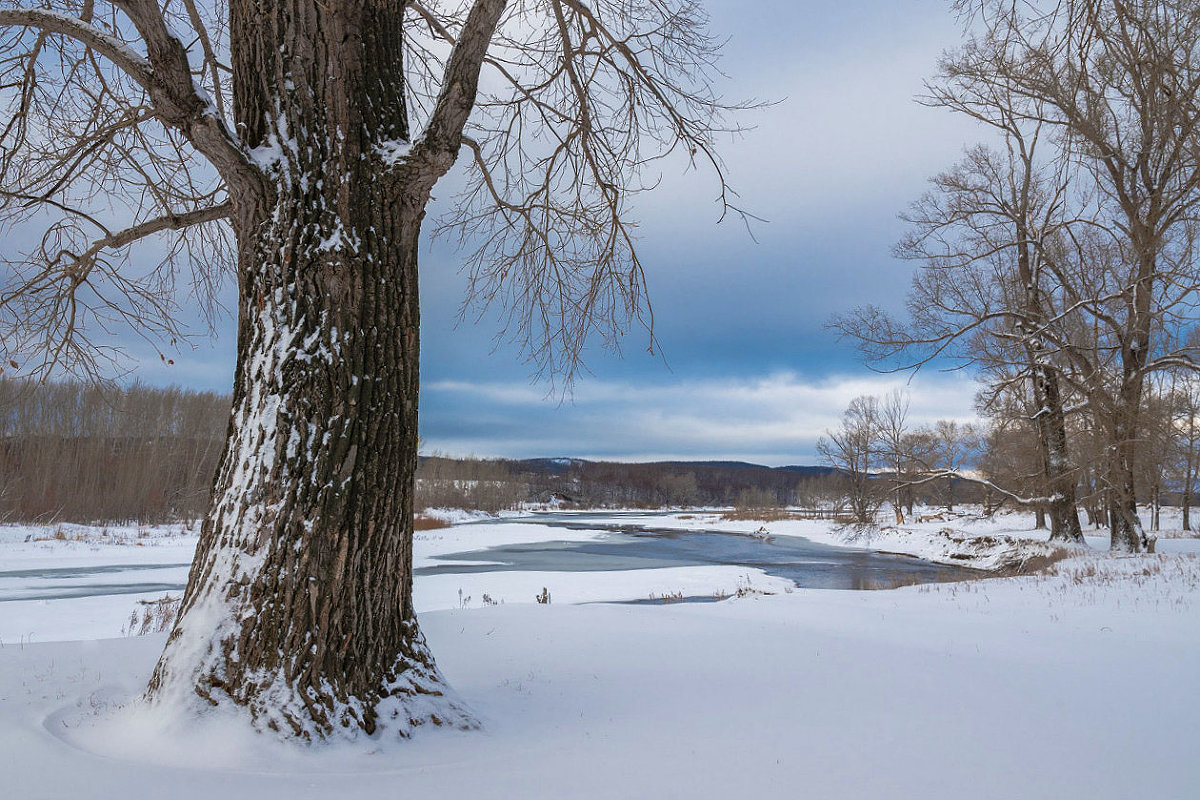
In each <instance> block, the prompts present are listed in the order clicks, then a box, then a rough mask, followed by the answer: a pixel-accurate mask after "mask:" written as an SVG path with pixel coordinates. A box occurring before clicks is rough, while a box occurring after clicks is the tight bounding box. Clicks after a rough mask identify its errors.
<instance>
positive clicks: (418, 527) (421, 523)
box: [413, 514, 450, 531]
mask: <svg viewBox="0 0 1200 800" xmlns="http://www.w3.org/2000/svg"><path fill="white" fill-rule="evenodd" d="M449 527H450V521H449V520H445V519H442V518H441V517H434V516H430V515H427V514H417V515H416V516H414V517H413V530H414V531H432V530H436V529H437V528H449Z"/></svg>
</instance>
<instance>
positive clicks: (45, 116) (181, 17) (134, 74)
mask: <svg viewBox="0 0 1200 800" xmlns="http://www.w3.org/2000/svg"><path fill="white" fill-rule="evenodd" d="M704 26H705V17H704V14H703V12H702V10H701V9H700V7H699V5H698V4H696V3H695V2H692V1H691V0H653V1H651V2H625V0H588V1H586V2H585V1H584V0H514V2H506V1H505V0H472V2H469V3H465V4H464V3H449V2H447V3H442V2H436V0H428V1H426V0H366V1H365V2H356V3H351V2H343V1H341V0H336V1H334V2H327V1H324V0H322V1H318V0H300V2H289V3H283V2H278V1H277V0H264V2H258V3H241V2H239V3H231V4H229V6H228V8H226V7H225V6H224V5H223V4H218V5H217V6H216V7H215V9H210V8H208V7H206V6H202V5H200V4H198V3H196V2H195V0H183V2H180V3H174V2H172V3H165V2H160V0H111V2H95V0H65V2H55V3H51V2H48V1H47V0H40V1H34V2H11V1H6V2H3V3H0V33H2V35H3V36H4V53H5V54H6V55H5V59H4V61H3V63H2V64H0V84H2V85H3V86H4V89H3V92H4V94H3V101H4V110H5V116H4V127H3V130H2V132H0V148H2V150H0V177H2V178H3V180H2V182H0V185H2V186H3V187H4V194H3V196H2V200H3V203H2V205H0V216H2V217H3V219H4V221H5V222H6V223H8V224H9V225H12V224H17V223H28V222H34V223H44V224H45V225H46V233H45V235H44V237H43V238H42V240H41V241H40V243H38V244H36V245H35V246H34V247H33V248H32V249H30V250H28V251H27V252H25V253H23V254H21V255H20V256H15V257H14V256H10V257H9V260H8V261H9V275H8V278H7V282H6V284H5V287H4V290H3V294H2V297H0V312H2V314H3V316H2V317H0V320H2V322H3V326H4V330H3V333H4V338H3V347H4V350H5V356H6V358H8V359H11V360H13V361H21V362H24V363H32V364H34V365H36V366H40V367H41V368H42V369H43V370H44V371H45V370H55V369H59V368H73V369H77V370H82V371H84V372H95V371H98V370H100V369H101V368H102V367H103V358H104V356H111V355H112V354H111V353H110V352H109V351H105V350H101V349H98V348H100V347H105V346H107V343H106V342H105V341H104V340H103V339H102V338H97V336H96V335H97V334H99V333H101V332H103V331H104V330H105V329H106V328H109V327H112V326H115V325H126V326H128V328H129V329H131V330H133V331H135V332H137V333H139V334H141V335H144V336H146V337H147V338H149V339H151V340H152V341H155V342H159V341H162V340H163V339H164V338H165V339H166V340H168V341H169V340H170V339H171V338H173V337H175V336H177V335H179V333H180V332H181V330H180V328H181V325H180V302H179V301H178V300H177V298H178V297H179V295H178V294H176V289H177V287H176V285H175V284H176V282H177V281H176V278H177V277H181V276H184V275H187V276H189V277H190V278H191V282H192V284H193V285H194V286H195V287H196V290H195V291H194V293H193V294H194V296H196V297H199V298H200V299H201V301H202V302H207V299H208V298H209V297H211V291H210V290H211V287H212V284H213V281H214V280H215V277H216V276H217V275H219V274H220V273H221V271H222V270H223V269H232V270H234V271H235V273H236V278H237V285H238V306H237V320H238V337H237V343H238V345H237V349H238V358H237V368H236V376H235V382H234V391H233V417H232V422H231V425H230V436H229V439H228V444H227V446H226V449H225V452H224V455H223V457H222V460H221V465H220V467H219V470H218V474H217V479H216V483H215V490H214V497H213V505H212V508H211V511H210V513H209V515H208V517H207V519H206V521H205V524H204V527H203V532H202V534H201V537H200V543H199V547H198V550H197V555H196V561H195V564H194V566H193V569H192V572H191V575H190V578H189V582H188V588H187V591H186V594H185V597H184V601H183V606H182V610H181V613H180V618H179V621H178V623H177V624H176V626H175V628H174V630H173V631H172V633H171V636H170V638H169V640H168V644H167V647H166V650H165V652H164V654H163V657H162V658H161V660H160V661H159V664H158V667H157V669H156V670H155V673H154V676H153V678H152V680H151V684H150V688H149V691H148V698H149V699H150V700H151V701H153V702H180V703H200V704H209V703H211V704H216V705H226V704H230V703H232V704H235V705H238V706H243V707H245V708H247V709H249V712H250V715H251V717H252V718H253V719H254V721H255V724H256V725H257V726H258V727H260V728H268V729H273V730H278V731H281V732H283V733H284V734H288V735H296V736H301V737H305V738H309V737H325V736H330V735H333V734H337V733H339V732H343V731H349V732H351V733H353V732H356V731H359V730H361V731H365V732H366V733H372V732H374V731H376V730H377V729H380V728H381V727H387V728H389V729H391V730H393V731H396V732H398V733H400V734H406V733H407V732H408V731H410V730H411V729H412V728H413V727H414V726H416V725H419V724H422V723H425V722H435V723H444V724H454V725H469V724H472V721H471V717H470V715H469V713H468V712H467V711H466V710H465V709H463V708H462V707H461V705H460V704H458V703H457V702H454V701H452V700H450V699H449V695H448V694H447V689H446V686H445V683H444V681H443V680H442V678H441V676H440V674H439V673H438V671H437V668H436V666H435V665H434V662H433V658H432V656H431V655H430V654H429V652H428V649H427V648H426V646H425V644H424V641H423V639H422V637H421V634H420V632H419V630H418V628H417V623H416V617H415V615H414V613H413V606H412V596H411V588H412V558H411V543H412V511H413V508H412V497H413V493H412V486H413V475H414V470H415V466H416V457H417V448H416V434H417V385H418V377H417V369H418V349H419V342H418V320H419V312H418V297H417V250H418V242H419V240H420V235H421V229H422V223H423V218H424V216H425V211H426V206H427V204H428V202H429V199H430V197H431V193H432V191H433V188H434V186H435V185H436V184H437V183H438V181H439V180H440V179H441V178H442V177H443V176H444V175H445V174H446V173H447V172H448V171H449V170H450V168H451V167H452V165H453V164H454V163H455V161H456V159H457V158H458V155H459V153H460V151H465V152H466V153H467V154H468V155H469V169H468V178H467V184H466V185H467V188H466V190H465V192H464V194H463V196H462V197H461V198H460V202H458V203H457V204H455V205H454V206H453V209H452V211H451V212H450V215H449V217H448V218H447V219H446V220H445V224H446V225H447V226H448V228H447V229H448V230H450V231H455V232H457V233H458V234H459V235H460V236H462V237H463V239H464V241H465V242H466V243H468V244H469V245H470V246H473V247H475V248H477V249H476V251H475V255H474V256H473V257H472V258H471V259H470V261H469V264H470V269H471V276H472V283H473V286H474V290H473V296H474V297H475V298H477V299H479V300H481V301H482V302H485V303H486V302H489V301H492V300H496V301H500V302H502V303H503V304H504V306H505V307H506V308H507V309H508V312H509V314H510V321H511V330H510V333H511V334H512V335H514V336H515V337H516V338H518V339H519V340H521V341H523V342H524V343H525V346H526V350H527V352H528V353H529V354H530V355H531V357H532V358H533V359H534V361H535V363H536V364H537V365H538V366H539V367H540V368H542V369H543V370H544V371H547V372H550V373H556V374H565V375H568V376H569V375H570V374H572V373H573V371H574V369H575V365H576V364H577V363H578V358H579V355H580V353H581V349H582V346H583V342H584V341H585V339H586V338H587V337H591V336H596V335H600V336H601V337H607V338H608V341H610V342H611V341H615V337H616V336H617V335H619V333H620V332H622V331H623V330H625V329H626V327H627V326H628V324H629V323H630V321H631V320H643V321H644V322H645V323H646V325H647V327H649V313H648V307H647V305H646V303H645V292H644V285H643V281H642V265H641V262H640V261H639V259H638V257H637V250H636V248H635V246H634V239H633V236H632V233H631V230H632V222H631V219H630V217H629V213H628V212H629V199H630V196H631V195H632V194H634V193H636V192H637V191H639V190H640V189H642V188H643V187H644V186H645V185H646V183H645V181H646V180H647V179H646V178H645V177H644V175H643V167H645V166H647V165H649V164H652V163H654V162H656V161H658V160H661V159H663V158H667V157H669V156H671V154H673V153H678V154H680V155H681V156H682V157H683V158H684V159H686V160H690V161H693V162H705V163H707V164H709V165H710V166H712V167H714V168H715V170H716V173H717V176H718V177H717V180H718V184H719V186H720V192H719V199H720V202H721V203H722V204H723V205H722V207H723V208H729V204H728V198H729V197H730V196H731V195H730V193H729V192H728V190H727V189H726V186H725V182H724V177H723V173H722V170H721V166H720V162H719V160H718V159H717V157H716V155H715V152H714V149H713V148H714V140H715V138H716V136H717V135H718V134H719V133H720V132H721V131H722V130H723V129H724V128H723V123H722V122H721V119H722V112H723V111H725V110H727V108H728V107H727V106H726V105H725V104H723V103H722V101H721V100H720V98H719V97H718V96H717V94H716V93H715V91H714V90H713V89H712V87H711V85H710V83H709V81H708V76H710V75H712V74H713V70H712V67H713V60H714V59H715V56H716V48H715V46H714V43H713V41H712V40H711V39H710V38H709V37H708V35H707V33H706V32H705V27H704ZM649 182H651V183H652V181H649ZM150 237H156V239H157V240H158V243H159V244H158V246H160V247H165V250H158V251H157V252H158V253H160V254H161V253H163V252H165V253H166V255H165V257H160V258H158V259H156V263H157V264H158V266H156V267H153V268H147V267H146V266H145V264H147V263H150V262H146V261H143V260H142V257H141V255H139V257H138V258H136V259H135V258H132V257H130V255H131V253H132V252H133V250H134V248H143V249H141V250H139V251H138V252H139V253H140V254H145V253H148V252H154V251H152V250H150V249H148V248H149V245H148V244H145V243H146V242H147V241H148V240H149V239H150ZM164 239H165V245H164V244H162V240H164ZM651 335H652V334H651Z"/></svg>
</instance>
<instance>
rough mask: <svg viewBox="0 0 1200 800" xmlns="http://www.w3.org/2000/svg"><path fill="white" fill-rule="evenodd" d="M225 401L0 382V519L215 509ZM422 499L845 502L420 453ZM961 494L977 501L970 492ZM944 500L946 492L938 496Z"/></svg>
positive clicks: (636, 469)
mask: <svg viewBox="0 0 1200 800" xmlns="http://www.w3.org/2000/svg"><path fill="white" fill-rule="evenodd" d="M229 409H230V397H229V396H228V395H221V394H217V393H214V392H202V391H195V390H191V389H185V388H180V387H170V388H161V387H152V386H144V385H140V384H134V385H132V386H129V387H124V388H117V387H97V386H94V385H90V384H83V383H80V382H74V381H63V382H47V383H41V382H35V381H28V380H21V379H14V378H8V377H4V376H0V522H10V523H11V522H23V523H30V522H33V523H47V524H48V523H54V522H80V523H88V522H103V523H116V522H142V523H162V522H177V521H178V522H191V521H194V520H197V519H200V518H202V517H203V516H204V515H205V514H206V513H207V511H208V505H209V498H210V495H211V490H212V480H213V475H214V473H215V470H216V468H217V463H218V459H219V457H220V454H221V451H222V449H223V448H224V446H225V439H226V434H227V430H228V425H229ZM416 481H417V486H416V489H417V498H416V504H415V507H416V508H417V509H425V508H446V507H461V508H469V509H475V510H481V511H487V512H493V513H494V512H497V511H501V510H505V509H510V508H516V507H518V506H520V505H521V504H524V503H547V502H551V501H557V502H559V503H562V504H564V505H566V506H568V507H578V508H583V507H610V508H611V507H640V508H658V507H686V506H734V507H738V508H778V507H782V506H802V507H806V508H829V509H836V508H840V507H841V505H842V503H843V500H844V497H845V494H846V487H845V476H844V475H843V474H842V473H841V472H840V471H839V470H836V469H832V468H830V467H823V466H806V465H793V466H786V467H768V466H764V465H759V464H750V463H745V462H734V461H728V462H726V461H695V462H692V461H682V460H681V461H659V462H618V461H591V460H584V459H578V458H532V459H511V458H477V457H469V456H468V457H452V456H447V455H444V454H438V453H434V454H432V455H425V456H421V457H420V462H419V465H418V468H417V478H416ZM966 491H967V493H968V494H967V495H964V497H963V499H964V501H968V500H969V499H970V492H971V490H970V489H969V488H968V489H967V490H966ZM930 499H932V500H935V501H936V499H937V498H930Z"/></svg>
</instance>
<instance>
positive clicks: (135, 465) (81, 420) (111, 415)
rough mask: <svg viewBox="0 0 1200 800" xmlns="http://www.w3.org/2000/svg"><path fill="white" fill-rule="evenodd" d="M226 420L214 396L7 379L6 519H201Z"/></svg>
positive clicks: (223, 403) (0, 463)
mask: <svg viewBox="0 0 1200 800" xmlns="http://www.w3.org/2000/svg"><path fill="white" fill-rule="evenodd" d="M228 414H229V398H228V397H223V396H220V395H217V394H211V393H206V392H194V391H185V390H182V389H157V388H150V387H143V386H136V385H135V386H132V387H130V388H127V389H111V388H100V387H97V386H94V385H93V386H87V385H84V384H81V383H48V384H39V383H34V382H30V381H20V380H11V379H3V378H0V518H3V519H6V520H22V521H29V520H44V521H49V520H72V521H84V522H86V521H97V520H100V521H109V522H111V521H125V520H137V521H141V522H163V521H169V520H180V519H182V520H194V519H198V518H199V517H201V516H203V514H204V513H205V511H206V510H207V509H208V500H209V494H210V489H211V487H212V476H213V472H214V471H215V469H216V465H217V458H218V456H219V455H220V453H221V448H222V447H223V446H224V443H225V429H226V425H227V424H228Z"/></svg>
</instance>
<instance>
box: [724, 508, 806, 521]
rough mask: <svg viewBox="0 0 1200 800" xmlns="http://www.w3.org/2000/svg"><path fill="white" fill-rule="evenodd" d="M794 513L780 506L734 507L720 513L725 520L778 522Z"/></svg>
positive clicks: (792, 516)
mask: <svg viewBox="0 0 1200 800" xmlns="http://www.w3.org/2000/svg"><path fill="white" fill-rule="evenodd" d="M795 518H796V515H795V514H793V513H792V512H790V511H787V510H785V509H782V508H734V509H730V510H729V511H726V512H724V513H722V514H721V519H723V520H725V521H726V522H779V521H780V520H784V519H795Z"/></svg>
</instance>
